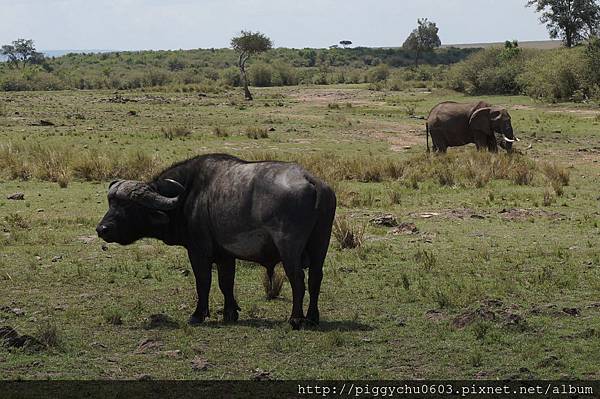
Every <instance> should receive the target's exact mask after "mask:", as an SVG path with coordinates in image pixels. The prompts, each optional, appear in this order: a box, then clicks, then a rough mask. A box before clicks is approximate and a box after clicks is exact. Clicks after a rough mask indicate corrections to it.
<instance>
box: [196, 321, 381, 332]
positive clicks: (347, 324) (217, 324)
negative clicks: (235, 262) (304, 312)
mask: <svg viewBox="0 0 600 399" xmlns="http://www.w3.org/2000/svg"><path fill="white" fill-rule="evenodd" d="M287 325H288V324H287V320H271V319H243V320H239V321H237V322H236V323H225V322H223V321H222V320H220V319H219V320H215V319H212V320H207V321H205V322H204V323H203V324H201V325H199V327H208V328H226V327H236V326H244V327H253V328H263V329H269V330H270V329H273V328H281V327H282V326H285V327H287ZM302 329H304V330H310V331H373V330H375V328H374V327H373V326H370V325H368V324H363V323H359V322H357V321H352V320H322V321H321V322H320V323H319V325H316V326H315V325H310V324H308V323H307V324H306V325H304V326H303V327H302Z"/></svg>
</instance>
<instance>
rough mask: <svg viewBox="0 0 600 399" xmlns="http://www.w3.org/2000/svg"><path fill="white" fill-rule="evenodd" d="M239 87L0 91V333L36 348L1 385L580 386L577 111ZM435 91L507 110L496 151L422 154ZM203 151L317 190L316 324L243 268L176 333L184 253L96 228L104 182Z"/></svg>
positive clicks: (589, 344) (594, 324)
mask: <svg viewBox="0 0 600 399" xmlns="http://www.w3.org/2000/svg"><path fill="white" fill-rule="evenodd" d="M253 91H254V93H255V100H254V101H253V102H246V101H244V100H243V97H242V93H241V91H240V90H228V91H227V90H226V91H223V92H221V93H218V94H212V93H209V94H203V93H198V92H187V93H182V92H175V91H169V90H168V89H164V90H159V89H157V90H156V91H152V90H145V91H144V90H130V91H127V90H125V91H117V92H115V91H113V90H105V91H98V90H89V91H58V92H14V93H1V94H0V99H1V103H0V172H1V173H0V174H1V180H0V188H1V189H0V193H1V194H2V195H1V197H0V215H1V216H0V326H10V327H12V328H14V329H15V330H16V331H17V332H18V333H19V334H27V335H31V336H33V337H35V338H36V340H37V341H39V342H40V343H41V345H33V346H29V347H27V346H26V347H23V348H15V347H0V378H2V379H136V378H155V379H252V378H272V379H313V378H319V379H350V378H352V379H413V378H429V379H435V378H438V379H439V378H452V379H460V378H465V379H471V378H483V379H497V378H519V379H522V378H544V379H545V378H582V379H599V378H600V369H599V367H598V366H599V362H600V358H599V355H598V354H599V353H600V295H598V293H599V292H600V252H599V251H598V247H599V245H600V213H599V205H600V190H599V187H600V175H599V172H600V164H599V163H598V160H600V125H599V124H600V116H599V115H600V112H599V109H598V106H597V105H592V104H587V105H586V104H574V103H569V104H566V103H565V104H552V105H550V104H544V103H537V102H534V101H533V100H531V99H530V98H529V97H521V96H495V97H494V96H486V97H466V96H464V95H463V94H459V93H456V92H453V91H450V90H447V89H441V88H433V89H428V88H420V89H416V88H406V89H404V90H403V91H397V92H387V91H377V90H369V89H368V85H366V84H355V85H329V86H312V85H308V86H291V87H285V88H281V87H280V88H262V89H261V88H255V89H254V90H253ZM445 100H457V101H465V102H467V101H468V102H471V101H477V100H485V101H488V102H490V103H492V104H494V105H502V106H504V107H506V108H507V109H508V110H509V112H510V114H511V116H512V121H513V126H514V128H515V132H516V134H517V136H519V137H520V139H521V141H520V142H519V143H517V144H516V145H515V148H516V151H515V153H514V154H510V155H509V154H506V153H504V152H502V151H501V152H500V153H498V154H490V153H487V152H477V151H476V150H475V149H474V147H470V146H469V147H465V148H458V149H456V148H453V149H450V150H449V152H448V154H446V155H437V154H427V153H426V152H425V129H424V120H423V119H422V117H424V116H426V115H427V113H428V112H429V110H430V109H431V108H432V107H433V106H434V105H435V104H436V103H438V102H440V101H445ZM211 152H225V153H229V154H233V155H238V156H240V157H242V158H245V159H249V160H261V159H278V160H286V161H295V162H298V163H300V164H302V165H304V166H306V167H307V168H308V169H309V170H311V171H313V172H314V173H315V174H316V175H318V176H320V177H322V178H323V179H324V180H326V181H327V182H329V183H330V184H331V185H332V187H333V188H334V189H335V191H336V193H337V197H338V209H337V221H336V224H335V229H334V237H333V238H332V242H331V246H330V250H329V254H328V257H327V260H326V263H325V267H324V280H323V285H322V289H321V291H322V292H321V300H320V310H321V323H320V325H319V326H318V327H311V328H306V329H303V330H301V331H292V330H291V328H290V326H289V325H288V323H287V318H288V317H289V311H290V309H291V302H290V301H291V290H290V288H289V285H288V283H287V282H285V283H284V284H283V287H282V289H281V292H280V293H279V294H278V295H277V297H276V298H275V299H271V300H268V299H266V293H265V288H264V284H263V278H264V271H263V269H262V268H261V267H260V266H258V265H253V264H250V263H244V262H240V263H238V268H237V275H236V282H235V289H236V296H237V300H238V302H239V304H240V307H241V308H242V311H241V312H240V320H239V322H237V323H236V324H225V323H223V321H222V315H221V314H220V310H221V309H222V306H223V297H222V295H221V293H220V292H219V290H218V285H217V284H216V276H215V275H214V274H216V270H215V273H214V274H213V279H214V280H215V281H213V287H212V291H211V295H210V306H211V317H210V318H209V319H208V320H207V321H206V322H205V323H204V324H203V325H201V326H197V327H190V326H188V325H187V324H186V320H187V318H188V316H189V314H191V313H192V312H193V309H194V306H195V298H194V296H195V290H194V278H193V274H192V273H191V268H190V266H189V262H188V259H187V256H186V253H185V250H184V249H182V248H177V247H168V246H166V245H164V244H162V243H160V242H158V241H155V240H141V241H139V242H137V243H135V244H133V245H131V246H129V247H121V246H119V245H116V244H104V243H103V242H102V241H101V240H99V239H98V238H97V237H96V236H95V231H94V229H95V226H96V224H97V222H98V221H99V220H100V218H101V217H102V215H103V214H104V212H105V211H106V210H107V200H106V192H107V186H108V183H109V182H110V181H111V180H112V179H114V178H136V179H146V178H150V177H151V176H152V175H153V174H154V173H156V172H158V171H159V170H160V169H161V167H165V166H168V165H169V164H170V163H172V162H176V161H179V160H182V159H185V158H188V157H192V156H195V155H198V154H204V153H211ZM17 192H21V193H23V194H24V199H22V200H12V199H8V198H7V197H8V196H10V195H11V194H13V193H17ZM281 274H282V273H281V271H280V272H279V275H281ZM281 278H282V279H283V277H281Z"/></svg>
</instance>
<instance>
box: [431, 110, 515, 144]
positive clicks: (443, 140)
mask: <svg viewBox="0 0 600 399" xmlns="http://www.w3.org/2000/svg"><path fill="white" fill-rule="evenodd" d="M426 129H427V152H429V135H431V141H432V144H433V151H435V152H438V151H439V152H446V149H447V148H448V147H457V146H462V145H465V144H469V143H475V145H476V146H477V149H488V150H489V151H493V152H496V151H498V145H500V147H502V148H504V149H505V150H506V151H509V152H510V151H512V144H513V142H515V141H518V140H519V139H518V138H516V137H515V136H514V133H513V128H512V124H511V121H510V115H509V114H508V111H506V109H504V108H499V107H494V106H492V105H490V104H488V103H486V102H484V101H480V102H478V103H473V104H461V103H456V102H452V101H446V102H443V103H440V104H438V105H436V106H435V107H433V109H432V110H431V112H430V113H429V117H428V118H427V124H426ZM494 133H498V134H499V135H500V138H499V139H497V138H496V136H495V134H494Z"/></svg>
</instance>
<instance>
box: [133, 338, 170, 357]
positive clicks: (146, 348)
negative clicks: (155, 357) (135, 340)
mask: <svg viewBox="0 0 600 399" xmlns="http://www.w3.org/2000/svg"><path fill="white" fill-rule="evenodd" d="M162 346H163V343H162V341H159V340H156V339H151V338H147V339H143V340H141V341H140V343H139V344H138V346H137V348H136V349H135V351H134V352H133V353H136V354H142V353H149V352H155V351H157V350H158V349H160V348H161V347H162Z"/></svg>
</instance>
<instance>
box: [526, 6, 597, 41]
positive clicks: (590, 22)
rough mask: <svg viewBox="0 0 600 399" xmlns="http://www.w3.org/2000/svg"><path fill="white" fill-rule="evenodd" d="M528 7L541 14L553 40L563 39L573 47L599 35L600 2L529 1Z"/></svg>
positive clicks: (542, 20)
mask: <svg viewBox="0 0 600 399" xmlns="http://www.w3.org/2000/svg"><path fill="white" fill-rule="evenodd" d="M527 7H535V10H536V11H537V12H541V13H542V16H541V17H540V22H542V23H545V24H546V27H547V28H548V32H549V33H550V37H551V38H552V39H556V38H561V39H562V41H563V42H564V43H565V46H567V47H573V46H575V45H577V44H579V43H581V42H582V41H583V40H585V39H587V38H589V37H591V36H594V35H596V34H597V33H598V26H599V23H600V5H599V4H598V0H529V1H528V2H527Z"/></svg>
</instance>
